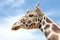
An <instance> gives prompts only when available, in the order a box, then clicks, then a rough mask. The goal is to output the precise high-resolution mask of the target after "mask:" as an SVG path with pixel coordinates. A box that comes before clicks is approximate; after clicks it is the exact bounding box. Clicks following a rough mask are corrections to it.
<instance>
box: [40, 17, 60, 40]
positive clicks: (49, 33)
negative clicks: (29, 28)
mask: <svg viewBox="0 0 60 40" xmlns="http://www.w3.org/2000/svg"><path fill="white" fill-rule="evenodd" d="M41 30H42V32H43V33H44V34H45V36H46V38H47V40H59V39H58V34H60V29H59V28H58V27H57V25H56V24H55V23H54V22H53V21H52V20H50V19H49V18H48V17H46V16H43V19H42V27H41Z"/></svg>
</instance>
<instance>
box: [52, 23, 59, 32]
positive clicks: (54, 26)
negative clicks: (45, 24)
mask: <svg viewBox="0 0 60 40" xmlns="http://www.w3.org/2000/svg"><path fill="white" fill-rule="evenodd" d="M52 30H53V31H54V32H56V33H60V29H59V28H58V27H57V26H56V25H55V24H53V25H52Z"/></svg>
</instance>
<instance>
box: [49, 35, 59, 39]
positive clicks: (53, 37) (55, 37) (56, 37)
mask: <svg viewBox="0 0 60 40" xmlns="http://www.w3.org/2000/svg"><path fill="white" fill-rule="evenodd" d="M48 40H58V36H57V35H56V34H52V35H51V37H49V38H48Z"/></svg>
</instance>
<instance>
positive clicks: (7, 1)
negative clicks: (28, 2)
mask: <svg viewBox="0 0 60 40" xmlns="http://www.w3.org/2000/svg"><path fill="white" fill-rule="evenodd" d="M23 4H25V0H2V1H1V3H0V7H3V6H5V5H11V6H12V7H18V6H21V5H23Z"/></svg>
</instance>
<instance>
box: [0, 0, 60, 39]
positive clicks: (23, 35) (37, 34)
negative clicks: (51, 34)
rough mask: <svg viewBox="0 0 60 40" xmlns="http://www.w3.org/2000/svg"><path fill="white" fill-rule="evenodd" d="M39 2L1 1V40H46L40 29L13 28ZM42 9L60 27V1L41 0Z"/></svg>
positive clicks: (34, 0)
mask: <svg viewBox="0 0 60 40" xmlns="http://www.w3.org/2000/svg"><path fill="white" fill-rule="evenodd" d="M37 2H38V0H0V40H46V38H45V36H44V34H43V33H42V32H41V30H39V29H32V30H26V29H19V30H18V31H12V30H11V26H12V25H13V23H14V22H16V21H17V20H18V19H19V18H21V16H22V15H24V14H25V12H26V10H27V9H33V8H34V6H35V4H36V3H37ZM39 2H40V9H41V10H42V11H43V12H44V14H46V15H47V16H48V17H50V18H51V19H52V20H54V21H55V22H56V23H57V24H58V25H60V0H39Z"/></svg>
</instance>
